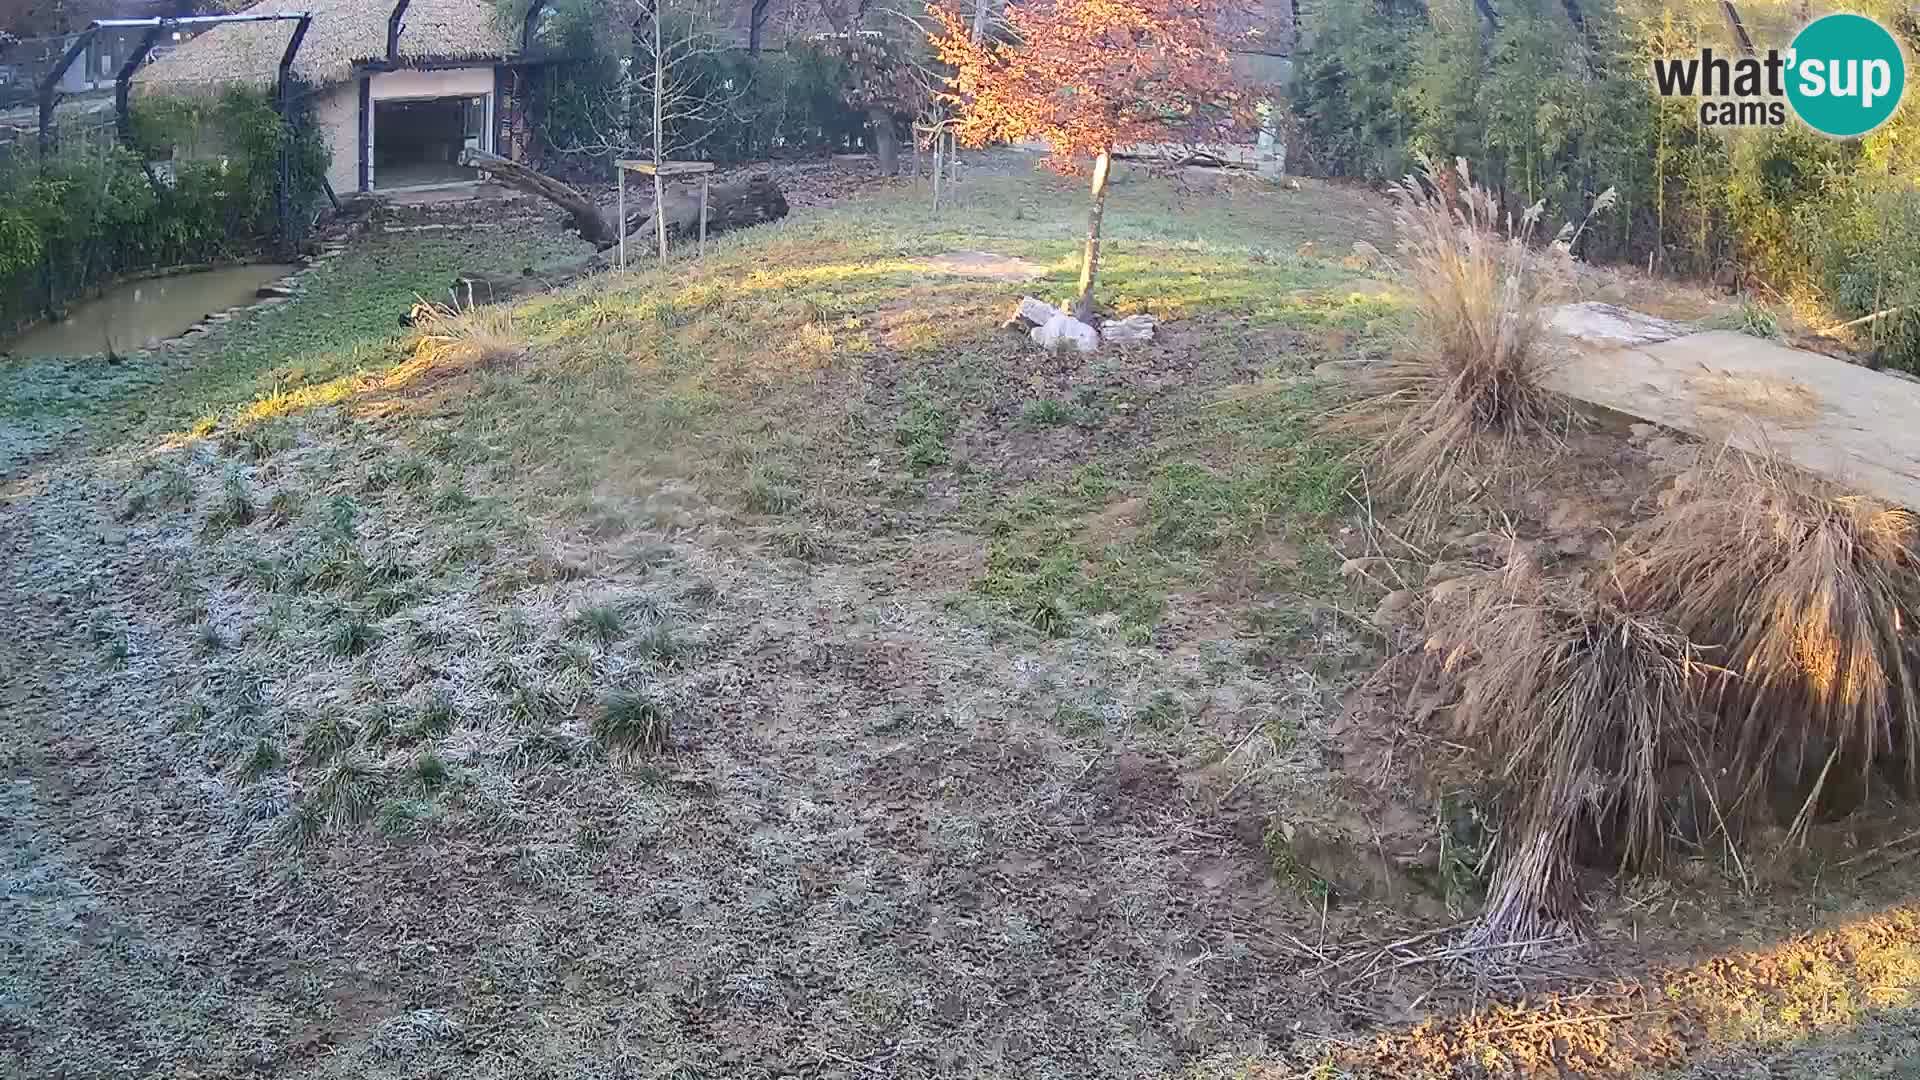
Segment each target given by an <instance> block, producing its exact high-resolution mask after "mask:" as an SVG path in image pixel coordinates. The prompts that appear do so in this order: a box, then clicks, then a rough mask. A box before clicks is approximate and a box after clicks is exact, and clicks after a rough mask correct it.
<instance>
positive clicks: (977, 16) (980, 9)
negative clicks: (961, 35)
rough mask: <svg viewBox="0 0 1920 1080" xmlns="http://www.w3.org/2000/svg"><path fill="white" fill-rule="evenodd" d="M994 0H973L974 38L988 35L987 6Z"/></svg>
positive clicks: (977, 38) (976, 39)
mask: <svg viewBox="0 0 1920 1080" xmlns="http://www.w3.org/2000/svg"><path fill="white" fill-rule="evenodd" d="M992 3H993V0H973V40H974V41H975V42H976V43H978V42H979V40H980V39H981V38H983V37H985V36H987V7H988V5H990V4H992Z"/></svg>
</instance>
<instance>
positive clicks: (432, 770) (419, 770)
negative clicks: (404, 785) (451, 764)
mask: <svg viewBox="0 0 1920 1080" xmlns="http://www.w3.org/2000/svg"><path fill="white" fill-rule="evenodd" d="M408 771H409V772H411V773H412V774H413V779H414V782H415V783H417V784H419V785H420V789H421V790H422V791H438V790H439V789H440V788H442V787H445V786H446V783H447V780H448V778H449V777H451V776H452V775H453V773H452V771H451V770H450V769H448V768H447V762H446V759H444V758H442V757H441V756H440V755H439V754H436V753H434V752H433V751H432V750H422V751H420V753H419V754H418V755H417V756H415V757H414V759H413V764H412V765H411V766H410V767H409V769H408Z"/></svg>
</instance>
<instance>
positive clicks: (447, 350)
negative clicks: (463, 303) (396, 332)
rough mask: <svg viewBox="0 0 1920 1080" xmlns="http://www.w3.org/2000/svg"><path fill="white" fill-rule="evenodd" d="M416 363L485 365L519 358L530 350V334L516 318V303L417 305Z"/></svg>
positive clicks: (429, 365) (414, 361) (415, 319)
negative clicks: (459, 308)
mask: <svg viewBox="0 0 1920 1080" xmlns="http://www.w3.org/2000/svg"><path fill="white" fill-rule="evenodd" d="M413 325H414V330H415V336H414V341H413V364H414V365H417V366H419V367H421V368H435V367H441V366H446V365H458V366H463V367H468V366H470V367H484V366H490V365H493V364H499V363H503V362H506V361H509V360H514V359H517V358H518V357H520V356H523V355H525V353H526V351H527V338H526V335H525V334H523V333H521V332H520V328H519V327H518V326H516V325H515V324H514V321H513V305H511V304H483V305H481V306H479V307H473V308H469V309H467V310H466V311H457V310H455V309H453V308H451V307H448V306H446V305H445V304H417V305H415V308H414V321H413Z"/></svg>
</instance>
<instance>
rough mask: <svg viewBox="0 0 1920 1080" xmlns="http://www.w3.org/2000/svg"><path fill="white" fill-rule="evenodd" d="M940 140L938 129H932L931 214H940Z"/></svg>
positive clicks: (940, 135)
mask: <svg viewBox="0 0 1920 1080" xmlns="http://www.w3.org/2000/svg"><path fill="white" fill-rule="evenodd" d="M942 138H944V136H943V135H942V134H941V133H940V129H939V128H934V129H933V212H934V213H936V214H937V213H939V212H940V174H941V168H940V167H941V164H942V163H941V160H940V151H941V147H942V146H943V144H942V142H941V139H942Z"/></svg>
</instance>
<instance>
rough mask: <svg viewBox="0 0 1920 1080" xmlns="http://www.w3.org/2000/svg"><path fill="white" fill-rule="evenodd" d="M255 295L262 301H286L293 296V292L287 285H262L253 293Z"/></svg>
mask: <svg viewBox="0 0 1920 1080" xmlns="http://www.w3.org/2000/svg"><path fill="white" fill-rule="evenodd" d="M253 295H254V296H255V297H256V298H258V299H261V300H273V299H280V300H286V299H290V298H291V297H292V296H293V290H292V289H290V288H288V287H287V286H285V285H279V284H274V285H262V286H260V287H259V288H258V289H255V290H254V291H253Z"/></svg>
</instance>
